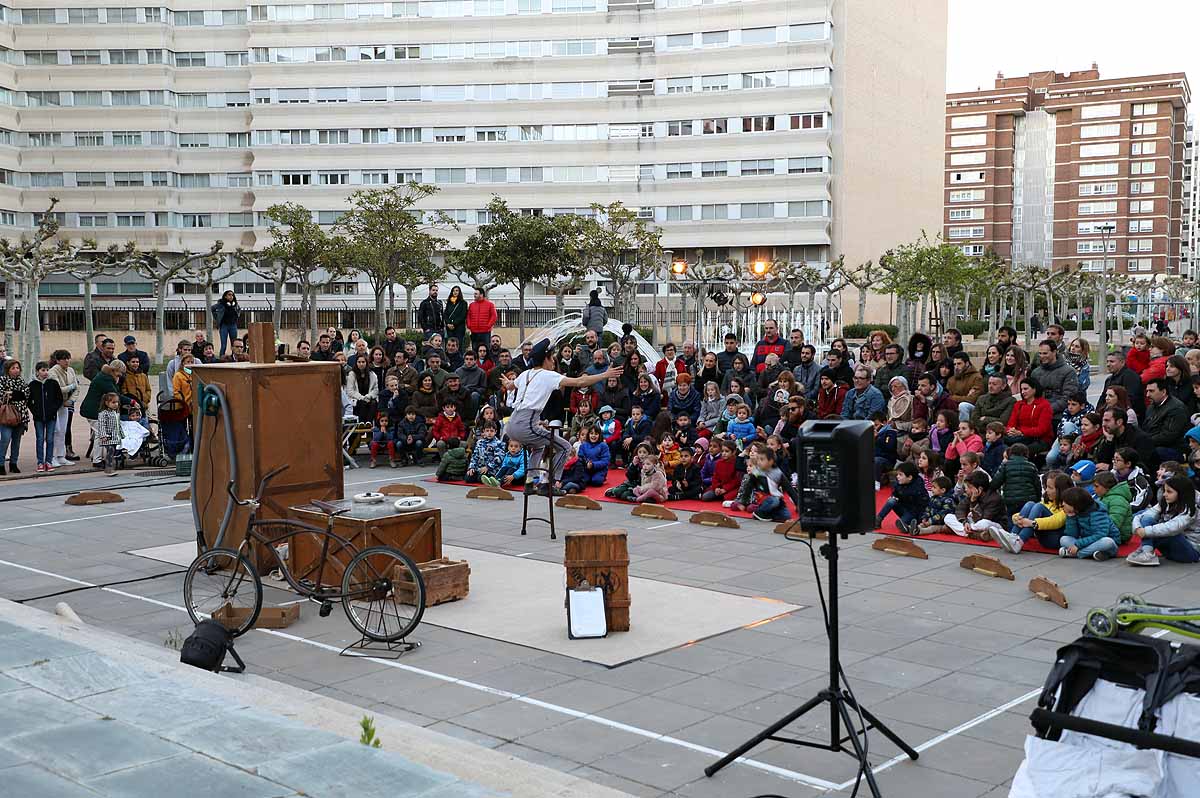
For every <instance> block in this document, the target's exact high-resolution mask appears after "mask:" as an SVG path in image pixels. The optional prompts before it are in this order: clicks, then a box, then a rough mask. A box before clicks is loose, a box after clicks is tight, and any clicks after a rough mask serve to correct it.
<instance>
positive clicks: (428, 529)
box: [288, 500, 442, 587]
mask: <svg viewBox="0 0 1200 798" xmlns="http://www.w3.org/2000/svg"><path fill="white" fill-rule="evenodd" d="M338 504H339V506H346V504H351V507H352V509H351V510H350V512H348V513H346V514H344V515H339V516H338V517H337V518H335V519H334V521H333V531H334V533H336V534H338V535H341V536H342V537H344V538H346V539H347V540H349V541H350V542H351V543H353V544H354V547H355V548H356V549H357V550H359V551H362V550H363V549H367V548H370V547H371V546H392V547H394V548H397V549H400V551H402V552H404V553H405V554H407V555H408V556H409V557H410V558H412V561H413V562H415V563H423V562H429V561H431V560H438V559H441V556H442V511H441V510H439V509H437V508H430V509H427V510H414V511H412V512H407V513H400V512H397V511H396V508H395V507H393V506H392V503H391V502H383V503H382V504H361V503H357V504H356V503H351V502H350V501H349V500H343V501H342V502H338ZM288 514H289V515H290V516H291V517H292V518H293V519H295V520H296V521H303V522H304V523H306V524H310V525H312V526H315V527H319V528H321V529H324V528H325V524H326V522H327V520H328V516H327V515H325V513H324V512H322V511H320V510H318V509H317V508H315V507H313V506H312V505H300V506H298V507H292V508H290V509H289V510H288ZM320 547H321V539H319V538H317V537H315V536H309V535H296V536H295V537H293V538H292V540H291V544H290V545H289V547H288V567H289V568H291V569H292V574H293V575H295V576H300V575H303V574H307V573H309V572H310V571H311V570H312V568H313V566H314V565H315V563H316V562H317V560H318V559H319V558H320V554H321V548H320ZM349 562H350V556H349V554H348V553H346V552H334V551H332V549H331V551H330V557H329V558H328V560H327V561H326V569H325V571H324V573H323V574H322V576H321V579H320V582H321V583H322V584H324V585H333V586H337V587H340V586H341V584H342V571H343V570H344V569H345V567H346V565H348V564H349ZM314 576H315V573H313V574H312V575H311V576H310V577H309V578H312V577H314Z"/></svg>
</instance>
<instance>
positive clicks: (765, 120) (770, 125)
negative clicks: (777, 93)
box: [742, 116, 775, 133]
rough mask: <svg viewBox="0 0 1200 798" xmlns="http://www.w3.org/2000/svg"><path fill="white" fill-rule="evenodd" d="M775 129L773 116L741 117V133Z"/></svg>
mask: <svg viewBox="0 0 1200 798" xmlns="http://www.w3.org/2000/svg"><path fill="white" fill-rule="evenodd" d="M774 129H775V117H773V116H743V117H742V132H743V133H765V132H768V131H771V130H774Z"/></svg>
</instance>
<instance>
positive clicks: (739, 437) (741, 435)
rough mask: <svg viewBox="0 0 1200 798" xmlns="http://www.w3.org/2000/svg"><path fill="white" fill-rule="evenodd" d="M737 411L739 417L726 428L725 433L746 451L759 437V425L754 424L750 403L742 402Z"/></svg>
mask: <svg viewBox="0 0 1200 798" xmlns="http://www.w3.org/2000/svg"><path fill="white" fill-rule="evenodd" d="M735 412H736V413H737V419H736V420H735V421H731V422H730V423H729V426H728V427H726V428H725V435H726V436H727V437H728V438H729V439H730V440H732V441H733V442H734V443H736V444H737V447H738V449H739V450H741V451H745V450H746V447H747V446H749V445H750V443H751V442H752V441H754V440H755V439H756V438H758V427H756V426H754V422H753V421H751V420H750V407H749V405H745V404H740V405H738V406H737V410H736V411H735Z"/></svg>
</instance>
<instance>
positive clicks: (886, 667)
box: [845, 657, 949, 688]
mask: <svg viewBox="0 0 1200 798" xmlns="http://www.w3.org/2000/svg"><path fill="white" fill-rule="evenodd" d="M845 669H846V674H847V675H848V676H849V677H850V678H851V679H856V678H862V679H866V680H868V681H869V680H871V679H872V677H878V676H880V675H881V674H886V675H887V681H888V683H889V684H894V685H896V686H898V687H909V688H911V687H920V686H921V685H923V684H928V683H929V682H932V681H933V680H934V679H938V678H941V677H943V676H945V675H946V674H947V673H949V670H948V669H946V668H935V667H933V666H931V665H919V664H917V663H915V662H904V661H903V660H899V659H896V658H894V657H874V658H872V659H870V660H863V661H861V662H855V663H853V664H851V665H846V666H845Z"/></svg>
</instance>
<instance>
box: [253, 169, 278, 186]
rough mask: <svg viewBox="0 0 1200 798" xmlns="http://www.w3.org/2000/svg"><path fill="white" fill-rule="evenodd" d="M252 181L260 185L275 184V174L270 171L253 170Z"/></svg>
mask: <svg viewBox="0 0 1200 798" xmlns="http://www.w3.org/2000/svg"><path fill="white" fill-rule="evenodd" d="M254 182H255V183H256V184H257V185H260V186H273V185H275V175H274V174H273V173H272V172H255V173H254Z"/></svg>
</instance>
